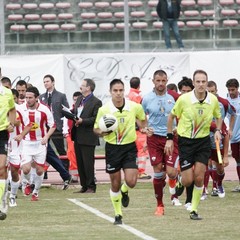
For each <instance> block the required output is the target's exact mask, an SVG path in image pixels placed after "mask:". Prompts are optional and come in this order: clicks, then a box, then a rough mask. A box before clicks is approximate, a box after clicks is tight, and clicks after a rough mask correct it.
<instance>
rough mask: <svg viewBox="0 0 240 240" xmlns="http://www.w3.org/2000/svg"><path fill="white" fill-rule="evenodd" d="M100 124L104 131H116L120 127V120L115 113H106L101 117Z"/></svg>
mask: <svg viewBox="0 0 240 240" xmlns="http://www.w3.org/2000/svg"><path fill="white" fill-rule="evenodd" d="M98 125H99V128H100V129H101V130H102V131H103V132H109V131H113V132H114V131H115V130H116V129H117V127H118V121H117V118H116V117H115V116H114V115H112V114H105V115H103V116H102V117H101V118H100V119H99V123H98Z"/></svg>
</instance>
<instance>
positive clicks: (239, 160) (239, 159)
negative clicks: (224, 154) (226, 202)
mask: <svg viewBox="0 0 240 240" xmlns="http://www.w3.org/2000/svg"><path fill="white" fill-rule="evenodd" d="M231 150H232V157H233V158H234V159H235V161H236V171H237V175H238V181H239V185H238V186H236V187H235V188H234V189H233V190H232V191H233V192H240V142H238V143H231Z"/></svg>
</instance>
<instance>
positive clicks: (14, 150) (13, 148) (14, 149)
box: [8, 103, 29, 155]
mask: <svg viewBox="0 0 240 240" xmlns="http://www.w3.org/2000/svg"><path fill="white" fill-rule="evenodd" d="M15 108H16V111H17V114H16V116H17V121H20V122H21V124H20V126H16V127H14V130H13V132H10V133H9V139H8V146H9V153H10V154H11V155H17V154H20V149H19V148H20V145H21V142H17V141H15V140H14V137H16V136H17V135H19V134H20V133H21V132H22V130H23V125H22V122H23V121H22V115H21V114H20V113H19V105H18V104H16V103H15ZM26 121H28V118H26ZM27 124H29V121H28V123H27Z"/></svg>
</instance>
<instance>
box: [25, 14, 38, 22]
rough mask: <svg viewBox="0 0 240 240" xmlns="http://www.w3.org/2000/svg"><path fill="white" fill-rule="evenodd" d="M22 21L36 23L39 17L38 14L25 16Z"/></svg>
mask: <svg viewBox="0 0 240 240" xmlns="http://www.w3.org/2000/svg"><path fill="white" fill-rule="evenodd" d="M24 19H25V20H26V21H37V20H39V19H40V15H39V14H26V15H25V16H24Z"/></svg>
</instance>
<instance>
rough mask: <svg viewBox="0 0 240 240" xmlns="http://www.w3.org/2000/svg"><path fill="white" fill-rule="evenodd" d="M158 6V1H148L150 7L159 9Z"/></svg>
mask: <svg viewBox="0 0 240 240" xmlns="http://www.w3.org/2000/svg"><path fill="white" fill-rule="evenodd" d="M157 4H158V1H157V0H152V1H148V6H149V7H153V8H156V7H157Z"/></svg>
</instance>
